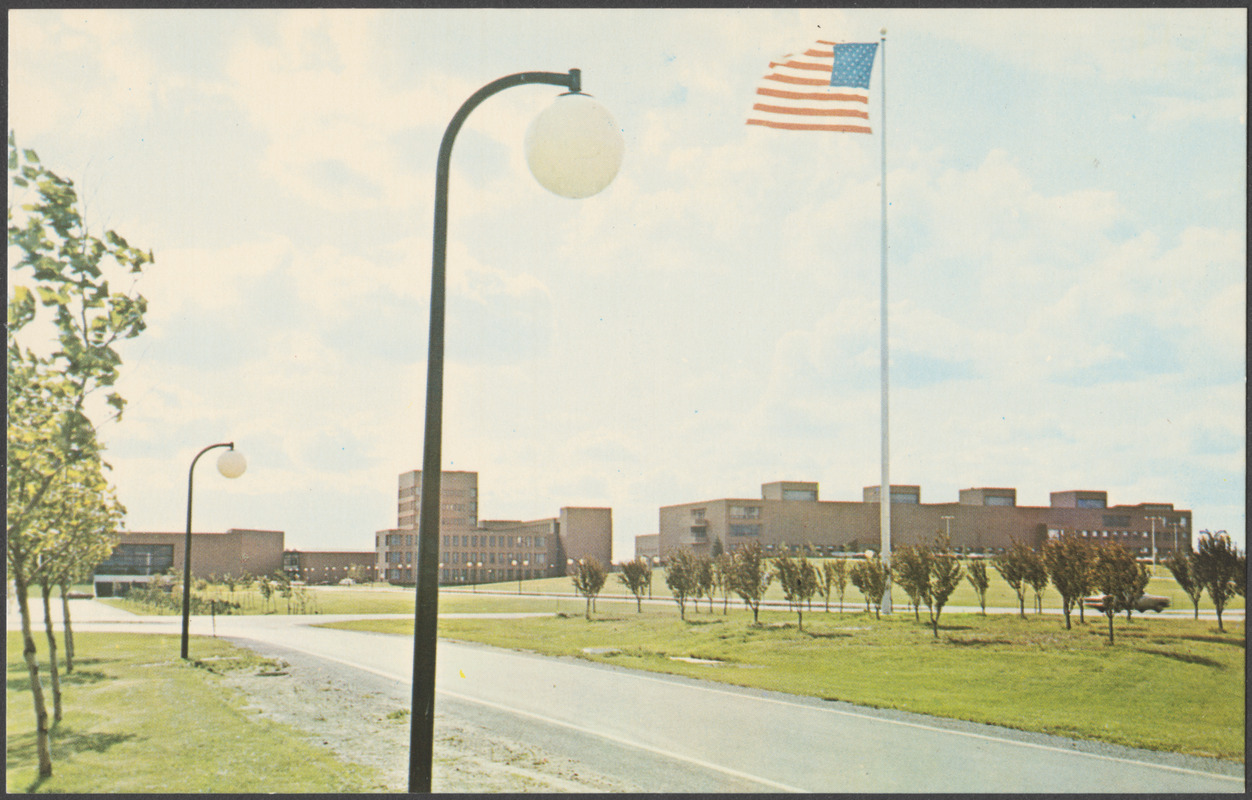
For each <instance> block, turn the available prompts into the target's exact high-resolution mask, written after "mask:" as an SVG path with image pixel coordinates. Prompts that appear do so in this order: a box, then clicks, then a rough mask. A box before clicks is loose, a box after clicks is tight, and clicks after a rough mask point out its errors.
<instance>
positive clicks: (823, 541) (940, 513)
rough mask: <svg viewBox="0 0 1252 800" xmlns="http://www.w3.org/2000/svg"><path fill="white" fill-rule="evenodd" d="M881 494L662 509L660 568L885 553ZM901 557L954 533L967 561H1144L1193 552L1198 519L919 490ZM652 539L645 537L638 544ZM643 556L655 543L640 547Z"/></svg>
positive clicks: (1093, 500) (793, 488) (902, 505)
mask: <svg viewBox="0 0 1252 800" xmlns="http://www.w3.org/2000/svg"><path fill="white" fill-rule="evenodd" d="M879 493H880V491H879V487H878V486H870V487H866V488H865V489H864V490H863V492H862V500H861V502H855V501H852V502H844V501H834V502H831V501H823V500H819V499H818V485H817V484H816V483H811V482H797V481H780V482H776V483H768V484H764V485H763V486H762V487H761V497H760V498H759V499H756V498H752V499H748V498H724V499H718V500H708V501H703V502H698V503H683V504H680V505H673V506H665V507H662V508H661V509H660V533H659V536H658V544H657V546H656V547H655V549H656V550H657V551H658V553H659V555H660V556H661V557H662V558H665V557H667V556H669V555H670V554H671V553H674V552H676V551H678V550H679V549H681V548H684V547H686V548H688V549H690V550H691V551H692V552H693V553H695V554H697V555H708V554H711V553H712V552H714V551H715V550H716V549H718V544H719V543H720V547H721V549H724V550H727V551H730V550H734V549H735V548H737V547H738V546H739V545H741V544H742V543H744V542H747V541H752V540H755V541H758V542H760V543H761V545H762V547H763V548H764V549H765V551H766V553H774V552H782V551H783V550H784V549H795V548H797V547H801V546H804V545H809V544H811V545H813V548H814V550H815V551H816V554H817V555H829V554H832V553H839V552H859V551H863V550H866V549H874V550H877V549H878V547H879V542H880V534H879V505H878V497H879ZM891 502H892V508H891V543H892V546H893V548H896V547H900V546H902V545H910V544H918V543H922V542H927V541H930V540H931V539H933V538H934V536H935V535H936V534H939V533H947V534H948V535H949V536H950V537H951V541H952V546H953V548H954V549H956V550H957V551H958V552H962V553H983V554H991V553H1000V552H1003V551H1004V549H1005V548H1007V547H1008V546H1009V544H1010V542H1011V541H1013V540H1017V541H1021V542H1025V543H1027V544H1029V545H1031V546H1032V547H1039V546H1041V545H1042V544H1043V542H1044V540H1045V539H1048V538H1056V537H1058V536H1061V535H1063V534H1073V535H1076V536H1079V537H1081V538H1086V539H1091V540H1095V541H1099V542H1109V541H1116V542H1120V543H1121V544H1123V545H1124V546H1126V547H1127V548H1128V549H1130V550H1131V551H1132V552H1134V553H1135V554H1136V555H1140V556H1150V555H1151V552H1152V544H1153V541H1155V545H1156V550H1157V553H1158V557H1159V556H1160V555H1162V554H1164V553H1168V552H1171V551H1173V550H1174V549H1175V548H1176V549H1178V550H1179V551H1183V552H1186V551H1188V550H1190V548H1191V512H1190V511H1187V510H1183V509H1176V508H1174V505H1173V504H1172V503H1139V504H1137V505H1116V506H1109V505H1108V494H1107V492H1103V491H1063V492H1053V493H1052V494H1051V497H1050V502H1049V505H1047V506H1019V505H1017V490H1016V489H1009V488H989V487H985V488H973V489H964V490H962V491H961V492H960V494H959V498H958V500H957V501H956V502H948V503H932V504H923V503H922V502H921V489H920V487H918V486H907V485H899V486H896V485H893V486H892V487H891ZM639 538H640V539H646V537H639ZM640 546H642V547H643V548H644V549H645V550H651V549H653V548H652V547H651V546H650V542H647V541H644V542H637V544H636V551H637V552H638V551H639V548H640Z"/></svg>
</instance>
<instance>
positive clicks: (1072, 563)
mask: <svg viewBox="0 0 1252 800" xmlns="http://www.w3.org/2000/svg"><path fill="white" fill-rule="evenodd" d="M1043 560H1044V564H1045V565H1046V567H1047V571H1048V575H1049V577H1050V578H1051V579H1052V585H1053V586H1055V587H1056V590H1057V591H1058V592H1060V594H1061V610H1062V611H1063V612H1064V613H1065V629H1066V630H1071V629H1072V626H1071V624H1070V611H1071V610H1072V609H1073V607H1074V605H1075V604H1078V605H1079V606H1081V605H1082V598H1083V597H1084V596H1085V595H1086V593H1087V592H1088V591H1089V587H1090V585H1091V568H1092V565H1093V562H1094V560H1095V553H1094V551H1093V550H1092V546H1091V544H1090V543H1088V542H1087V541H1086V540H1085V539H1079V538H1078V537H1077V536H1062V537H1061V538H1059V539H1049V540H1048V541H1047V542H1045V543H1044V545H1043Z"/></svg>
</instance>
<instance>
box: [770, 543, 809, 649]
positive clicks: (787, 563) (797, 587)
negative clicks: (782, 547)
mask: <svg viewBox="0 0 1252 800" xmlns="http://www.w3.org/2000/svg"><path fill="white" fill-rule="evenodd" d="M774 574H775V575H777V576H778V583H779V585H780V586H782V590H783V597H785V598H786V599H787V602H788V603H790V604H791V606H792V608H794V609H795V611H796V618H797V620H798V626H797V627H798V628H799V629H800V630H801V631H803V630H804V602H805V601H806V600H811V599H812V598H813V594H814V593H815V592H816V591H817V569H816V568H815V567H814V566H813V564H812V563H810V562H809V560H808V557H807V556H803V555H802V556H800V557H799V558H792V557H791V556H790V555H788V554H783V555H781V556H778V557H777V558H775V559H774Z"/></svg>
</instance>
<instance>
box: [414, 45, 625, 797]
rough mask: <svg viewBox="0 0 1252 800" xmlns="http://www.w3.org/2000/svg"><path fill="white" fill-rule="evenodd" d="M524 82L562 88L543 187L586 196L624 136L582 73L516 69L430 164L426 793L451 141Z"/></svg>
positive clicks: (476, 97)
mask: <svg viewBox="0 0 1252 800" xmlns="http://www.w3.org/2000/svg"><path fill="white" fill-rule="evenodd" d="M525 84H547V85H549V86H563V87H565V88H566V89H568V90H569V91H568V92H566V93H564V94H561V95H560V96H558V97H557V98H556V100H555V101H554V103H553V104H552V106H551V107H549V108H548V109H547V110H546V111H544V112H542V113H541V114H540V115H539V116H538V117H537V118H536V119H535V121H534V122H532V123H531V125H530V127H529V128H528V129H527V131H526V136H525V151H526V163H527V164H528V165H529V166H530V170H531V173H532V174H533V175H534V176H535V178H536V180H538V181H539V183H540V184H542V185H543V186H544V187H545V188H547V189H548V190H549V191H552V192H555V193H556V194H559V195H561V196H563V197H570V198H579V197H589V196H591V195H593V194H595V193H597V192H599V191H600V190H602V189H603V188H604V187H606V186H608V184H609V183H610V182H611V181H612V180H613V178H614V177H615V176H616V175H617V170H618V168H619V167H620V166H621V162H622V150H623V142H622V134H621V130H620V129H619V128H618V127H617V124H616V123H615V122H614V121H613V118H612V117H611V116H610V115H609V113H608V112H607V111H605V110H604V108H603V107H601V106H600V105H599V104H598V103H596V102H595V101H594V100H592V99H591V98H590V97H587V96H586V95H584V94H582V73H581V72H580V71H579V70H577V69H571V70H570V71H569V73H568V74H562V73H559V72H520V73H517V74H514V75H508V76H506V77H503V78H499V79H497V80H495V81H492V82H491V83H489V84H487V85H486V86H484V87H483V88H481V89H479V90H478V91H477V92H475V93H474V94H472V95H470V97H469V99H467V100H466V101H465V102H464V103H462V104H461V107H460V108H459V109H457V112H456V114H454V115H453V116H452V120H451V121H450V122H449V123H448V127H447V128H446V129H445V131H444V134H443V139H442V141H441V142H440V144H439V157H438V161H437V163H436V167H435V229H434V237H433V240H432V242H433V246H432V259H431V262H432V263H431V276H430V335H429V337H428V339H427V342H428V354H427V358H426V428H425V440H424V441H423V446H422V447H423V450H422V487H421V496H422V497H423V498H426V499H427V502H424V503H422V504H421V515H420V517H419V519H418V559H417V565H418V575H417V581H416V583H417V586H416V592H417V601H416V608H415V611H414V620H413V705H412V715H411V722H410V727H409V791H410V792H423V793H429V792H430V780H431V764H432V759H433V755H434V742H435V644H436V641H437V639H438V624H439V620H438V615H439V587H438V574H437V573H436V572H434V570H435V564H436V563H438V561H439V497H440V494H439V488H440V486H439V484H440V478H441V477H442V473H441V470H442V466H443V465H442V445H443V442H442V440H443V351H444V307H445V299H446V275H445V272H446V271H445V264H446V260H447V243H448V176H449V171H450V167H451V162H452V145H453V143H454V142H455V141H456V135H457V133H458V132H459V131H460V129H461V126H462V125H463V124H464V123H465V120H466V118H467V117H468V116H469V114H470V112H471V111H473V110H474V109H475V108H477V107H478V106H479V104H481V103H482V102H483V101H484V100H486V99H487V98H488V97H490V96H491V95H493V94H496V93H497V92H500V91H503V90H505V89H509V88H511V87H514V86H522V85H525Z"/></svg>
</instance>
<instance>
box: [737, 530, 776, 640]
mask: <svg viewBox="0 0 1252 800" xmlns="http://www.w3.org/2000/svg"><path fill="white" fill-rule="evenodd" d="M772 578H773V574H772V573H771V572H770V571H769V568H768V566H767V564H766V562H765V557H764V555H763V553H762V552H761V544H760V542H756V541H750V542H748V543H747V544H746V545H744V546H743V547H740V548H738V549H737V550H735V552H734V571H733V574H732V584H733V585H732V587H731V588H733V589H734V592H735V594H737V595H739V596H740V597H742V598H743V602H744V604H745V605H746V606H747V607H748V608H750V609H752V624H753V625H759V624H760V617H759V614H760V609H761V598H762V597H764V596H765V590H766V589H768V588H769V584H770V580H771V579H772Z"/></svg>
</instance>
